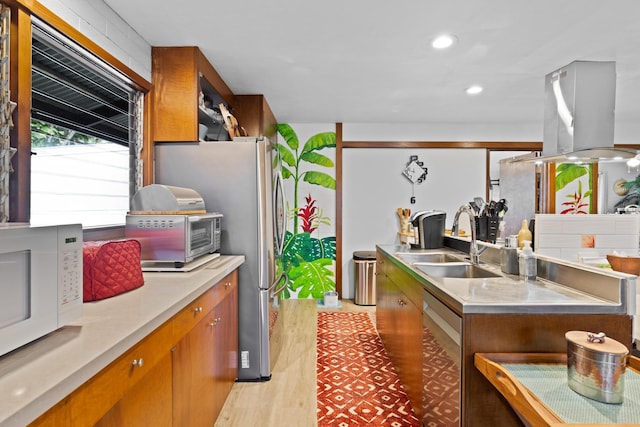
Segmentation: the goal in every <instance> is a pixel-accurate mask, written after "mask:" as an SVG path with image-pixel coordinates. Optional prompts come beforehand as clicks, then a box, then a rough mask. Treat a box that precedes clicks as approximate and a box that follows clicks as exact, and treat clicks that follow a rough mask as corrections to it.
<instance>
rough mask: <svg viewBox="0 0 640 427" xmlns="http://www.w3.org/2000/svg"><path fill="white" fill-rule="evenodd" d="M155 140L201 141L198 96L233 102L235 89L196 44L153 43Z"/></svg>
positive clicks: (228, 102) (216, 100) (227, 102)
mask: <svg viewBox="0 0 640 427" xmlns="http://www.w3.org/2000/svg"><path fill="white" fill-rule="evenodd" d="M151 56H152V82H153V101H152V105H153V111H152V123H153V125H152V129H153V140H154V141H163V142H170V141H176V142H184V141H198V139H199V138H198V123H199V119H198V112H199V109H198V97H199V94H200V91H201V90H202V91H204V92H205V93H206V92H209V93H208V95H209V96H210V97H211V98H213V99H214V102H218V101H220V102H224V103H225V104H227V105H231V104H232V103H233V93H232V92H231V89H229V87H228V86H227V84H226V83H225V82H224V80H222V78H221V77H220V75H219V74H218V72H217V71H216V70H215V69H214V68H213V66H212V65H211V63H210V62H209V61H208V60H207V58H206V57H205V56H204V55H203V54H202V52H201V51H200V49H198V47H196V46H178V47H153V48H152V51H151Z"/></svg>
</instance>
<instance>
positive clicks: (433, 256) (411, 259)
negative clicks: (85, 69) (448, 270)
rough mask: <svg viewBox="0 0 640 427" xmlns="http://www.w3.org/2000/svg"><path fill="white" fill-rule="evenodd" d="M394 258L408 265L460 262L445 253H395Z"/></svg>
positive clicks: (453, 256)
mask: <svg viewBox="0 0 640 427" xmlns="http://www.w3.org/2000/svg"><path fill="white" fill-rule="evenodd" d="M396 256H397V257H398V258H400V259H402V260H403V261H405V262H408V263H409V264H415V263H417V262H428V263H441V262H460V261H461V259H460V258H459V257H457V256H455V255H452V254H449V253H446V252H431V253H409V252H406V253H404V252H397V253H396Z"/></svg>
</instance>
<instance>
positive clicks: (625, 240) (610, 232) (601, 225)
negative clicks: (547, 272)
mask: <svg viewBox="0 0 640 427" xmlns="http://www.w3.org/2000/svg"><path fill="white" fill-rule="evenodd" d="M534 239H535V242H534V246H535V252H536V253H538V254H541V255H548V256H552V257H555V258H561V259H565V260H568V261H573V262H579V261H580V257H603V258H604V257H606V255H607V254H609V253H612V252H614V251H616V252H619V253H625V254H626V255H638V247H639V243H640V215H635V214H634V215H616V214H601V215H600V214H592V215H558V214H536V223H535V236H534Z"/></svg>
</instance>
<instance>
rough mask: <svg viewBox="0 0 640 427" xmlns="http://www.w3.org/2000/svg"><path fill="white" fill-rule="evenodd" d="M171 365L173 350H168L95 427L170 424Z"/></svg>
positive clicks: (165, 426) (165, 425)
mask: <svg viewBox="0 0 640 427" xmlns="http://www.w3.org/2000/svg"><path fill="white" fill-rule="evenodd" d="M171 367H172V365H171V354H170V353H165V356H164V357H163V358H162V359H161V360H160V362H158V364H157V365H156V366H154V367H153V368H152V369H150V370H149V372H147V373H146V374H145V375H144V377H142V378H141V379H140V381H138V382H137V383H136V384H135V385H133V386H132V387H131V388H130V389H129V390H127V392H126V393H125V394H124V395H123V396H122V398H121V399H120V400H118V403H116V404H115V405H114V406H113V407H112V408H111V409H110V410H109V412H107V413H106V414H105V415H104V416H103V417H102V418H101V419H100V420H99V421H98V422H97V423H96V424H95V425H96V427H116V426H128V425H131V426H142V425H152V426H158V427H169V426H171V425H172V422H171V399H172V387H171Z"/></svg>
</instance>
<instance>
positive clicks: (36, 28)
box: [30, 19, 142, 228]
mask: <svg viewBox="0 0 640 427" xmlns="http://www.w3.org/2000/svg"><path fill="white" fill-rule="evenodd" d="M32 43H33V46H32V69H31V70H32V71H31V74H32V107H31V147H32V153H33V154H32V157H31V219H30V221H31V223H32V224H58V223H70V222H80V223H82V225H83V227H85V228H86V227H95V226H107V225H122V224H124V222H125V216H126V212H127V211H128V210H129V200H130V197H131V195H132V194H133V192H134V191H135V190H136V189H137V188H138V186H139V185H138V182H139V181H140V180H139V179H138V177H139V176H140V174H141V170H139V169H140V162H139V152H140V150H139V147H141V144H142V141H141V135H140V132H139V131H138V130H137V129H138V128H139V127H140V126H139V125H140V123H139V121H140V120H141V117H142V111H141V110H142V106H141V105H142V103H141V102H140V100H139V99H140V98H141V96H140V95H139V94H138V93H137V92H136V90H134V89H133V88H132V85H131V83H130V82H129V81H128V80H127V79H126V78H125V77H124V76H123V75H122V74H120V73H118V72H117V71H115V70H114V69H112V68H111V67H109V66H108V65H107V64H105V63H104V62H102V61H101V60H100V59H98V58H96V57H95V56H93V55H92V54H90V53H89V52H87V51H86V50H84V49H82V48H81V47H79V46H77V45H76V44H74V43H73V42H71V41H69V40H68V39H66V38H64V37H63V36H62V35H60V34H58V33H56V32H55V31H54V30H52V29H51V28H48V27H47V26H46V25H44V24H43V23H41V22H39V21H37V20H35V19H34V21H33V40H32Z"/></svg>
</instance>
